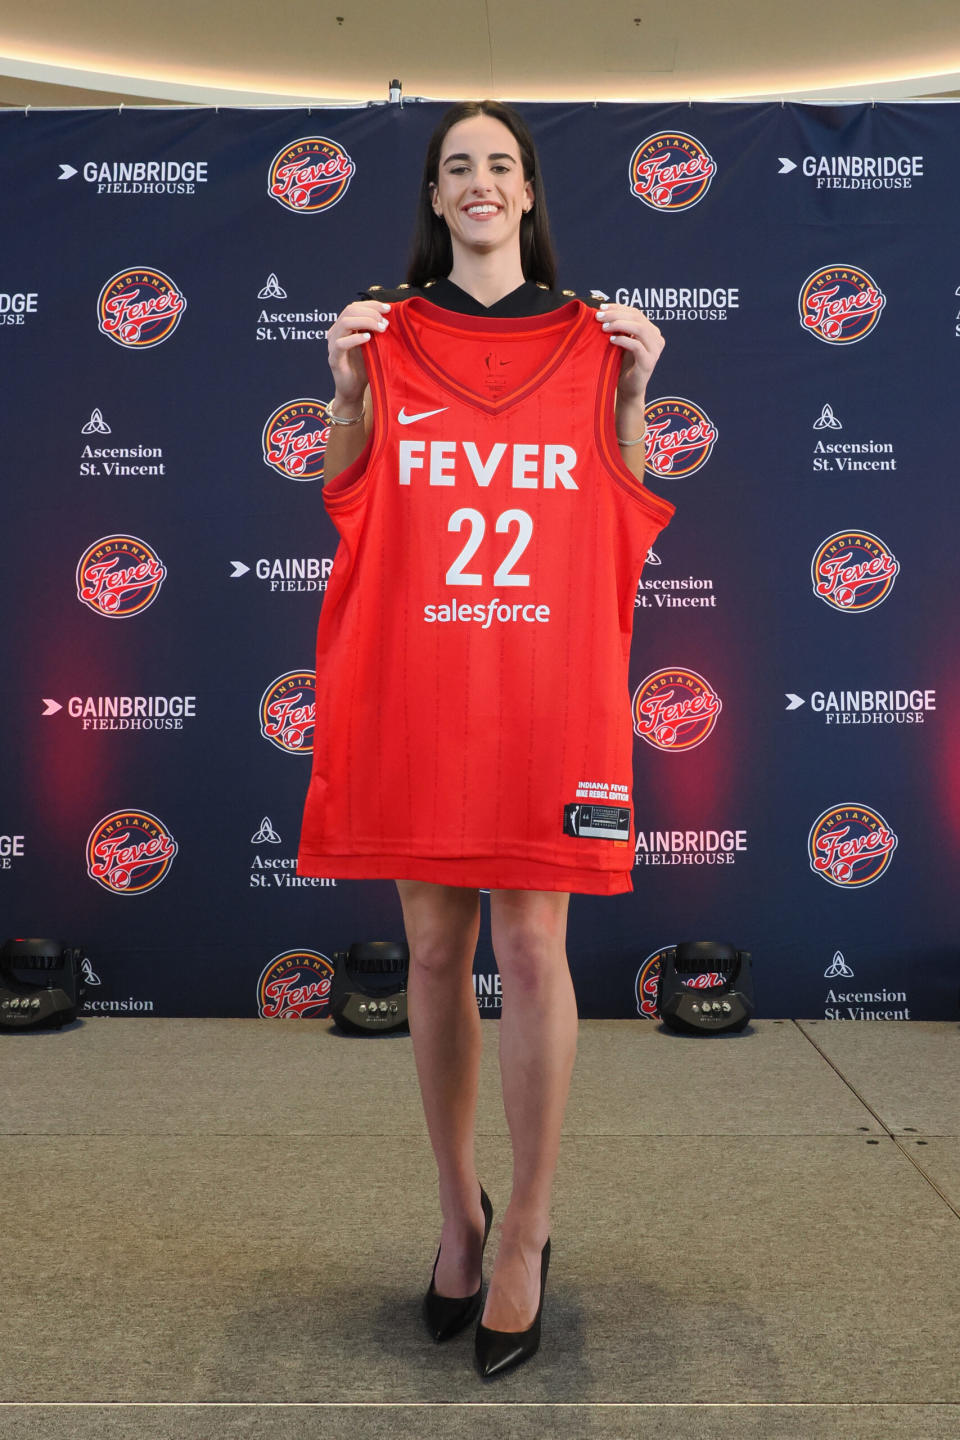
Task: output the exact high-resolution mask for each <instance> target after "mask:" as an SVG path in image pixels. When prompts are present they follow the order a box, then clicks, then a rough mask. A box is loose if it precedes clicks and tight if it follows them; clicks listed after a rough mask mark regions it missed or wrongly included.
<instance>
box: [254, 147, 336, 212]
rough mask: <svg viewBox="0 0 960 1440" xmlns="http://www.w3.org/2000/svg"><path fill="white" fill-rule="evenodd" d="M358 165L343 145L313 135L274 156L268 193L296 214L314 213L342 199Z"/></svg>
mask: <svg viewBox="0 0 960 1440" xmlns="http://www.w3.org/2000/svg"><path fill="white" fill-rule="evenodd" d="M356 168H357V167H356V165H354V163H353V161H352V160H351V159H350V156H349V155H348V154H347V152H346V150H344V148H343V146H342V145H338V144H337V142H336V141H335V140H327V139H325V138H324V136H323V135H310V136H308V137H306V138H305V139H302V140H294V142H293V144H292V145H286V146H284V148H283V149H282V150H281V151H280V152H279V154H277V155H274V157H273V159H272V161H271V162H270V172H269V174H268V176H267V194H268V195H270V196H272V198H273V199H274V200H276V202H277V204H278V205H282V206H283V208H284V209H285V210H292V211H293V212H294V214H295V215H315V214H316V213H317V211H318V210H329V209H330V206H331V205H336V203H337V201H338V200H342V199H343V197H344V195H345V194H346V193H347V187H348V186H349V184H350V181H351V180H352V178H353V175H354V172H355V171H356Z"/></svg>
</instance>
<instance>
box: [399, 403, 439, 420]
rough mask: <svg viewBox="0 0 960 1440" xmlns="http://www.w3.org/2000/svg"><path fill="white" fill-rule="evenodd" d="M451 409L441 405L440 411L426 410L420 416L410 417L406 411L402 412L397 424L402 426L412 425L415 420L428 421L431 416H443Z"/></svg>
mask: <svg viewBox="0 0 960 1440" xmlns="http://www.w3.org/2000/svg"><path fill="white" fill-rule="evenodd" d="M448 408H449V407H448V406H446V405H441V406H440V409H439V410H424V411H423V412H422V413H421V414H420V415H408V414H407V413H406V411H405V410H402V409H401V411H400V414H399V415H398V416H397V423H398V424H400V425H412V424H413V422H414V420H426V419H427V418H428V417H429V416H431V415H442V414H443V412H444V410H446V409H448Z"/></svg>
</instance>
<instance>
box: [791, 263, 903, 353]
mask: <svg viewBox="0 0 960 1440" xmlns="http://www.w3.org/2000/svg"><path fill="white" fill-rule="evenodd" d="M797 303H798V305H799V309H800V325H801V328H802V329H803V330H805V331H806V332H807V334H808V335H816V337H817V339H818V340H822V341H823V342H824V344H825V345H854V344H856V342H857V341H858V340H862V339H863V337H864V336H865V335H869V334H870V331H871V330H872V329H873V328H874V327H875V326H876V324H877V322H878V321H879V319H880V312H881V311H882V310H883V307H884V305H886V303H887V297H886V295H884V293H883V291H882V290H881V289H880V286H879V285H878V284H877V282H876V281H875V280H874V279H872V278H871V276H869V275H868V274H867V272H866V270H861V269H860V268H859V267H858V266H856V265H825V266H823V268H822V269H820V270H814V272H813V274H812V275H808V276H807V278H806V280H804V282H803V284H802V285H801V287H800V295H799V299H798V302H797Z"/></svg>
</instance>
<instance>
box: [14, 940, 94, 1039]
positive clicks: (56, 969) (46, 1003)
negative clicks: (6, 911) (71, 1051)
mask: <svg viewBox="0 0 960 1440" xmlns="http://www.w3.org/2000/svg"><path fill="white" fill-rule="evenodd" d="M83 960H84V954H83V950H82V949H81V948H78V947H76V946H73V947H71V946H68V945H64V944H62V942H61V941H59V940H23V939H16V940H5V941H4V942H3V945H2V947H0V1030H25V1029H32V1028H36V1027H38V1026H47V1027H49V1026H56V1027H57V1028H59V1027H60V1026H62V1025H69V1024H70V1023H71V1021H73V1020H76V1018H77V1013H78V1011H79V1009H80V1005H81V1004H82V1002H83V997H84V994H85V993H86V989H87V987H86V982H85V981H84V979H83V970H82V965H83Z"/></svg>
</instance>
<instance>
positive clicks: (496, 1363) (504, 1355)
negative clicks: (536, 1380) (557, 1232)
mask: <svg viewBox="0 0 960 1440" xmlns="http://www.w3.org/2000/svg"><path fill="white" fill-rule="evenodd" d="M549 1264H550V1241H549V1239H548V1240H547V1243H546V1244H545V1245H544V1247H543V1250H542V1251H541V1254H540V1304H539V1305H538V1306H537V1313H536V1315H535V1316H534V1317H533V1324H532V1325H531V1326H530V1327H529V1328H528V1329H527V1330H488V1329H487V1327H486V1325H483V1324H480V1325H478V1326H477V1337H476V1355H477V1368H478V1370H479V1371H480V1374H481V1375H482V1376H483V1378H484V1379H485V1380H486V1379H489V1378H490V1377H491V1376H493V1375H502V1374H503V1372H504V1371H505V1370H512V1369H513V1368H514V1366H516V1365H522V1364H523V1362H524V1360H529V1359H530V1356H531V1355H535V1354H536V1353H537V1351H538V1350H539V1348H540V1317H541V1315H542V1314H543V1292H544V1289H545V1287H546V1284H547V1267H548V1265H549Z"/></svg>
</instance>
